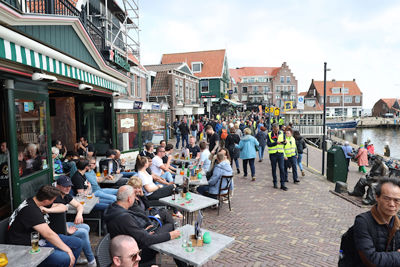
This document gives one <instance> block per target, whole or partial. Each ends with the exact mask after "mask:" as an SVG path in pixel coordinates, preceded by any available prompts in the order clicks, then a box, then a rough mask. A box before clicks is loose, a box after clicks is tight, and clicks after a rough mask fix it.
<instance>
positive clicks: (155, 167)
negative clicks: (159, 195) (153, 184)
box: [150, 146, 174, 182]
mask: <svg viewBox="0 0 400 267" xmlns="http://www.w3.org/2000/svg"><path fill="white" fill-rule="evenodd" d="M164 154H165V148H163V147H161V146H159V147H157V149H156V156H155V157H154V158H153V160H152V164H151V166H150V169H151V172H152V173H154V174H155V175H158V176H160V177H161V178H164V179H165V180H167V182H173V181H174V178H172V174H171V171H170V170H169V168H168V165H166V164H164V163H163V161H162V157H163V156H164Z"/></svg>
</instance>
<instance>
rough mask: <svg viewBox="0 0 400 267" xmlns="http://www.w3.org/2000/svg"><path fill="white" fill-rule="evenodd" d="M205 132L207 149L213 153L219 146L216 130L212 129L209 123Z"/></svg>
mask: <svg viewBox="0 0 400 267" xmlns="http://www.w3.org/2000/svg"><path fill="white" fill-rule="evenodd" d="M206 133H207V142H208V147H209V150H210V152H211V154H214V155H215V154H216V153H217V149H218V147H219V136H218V134H217V133H216V132H214V129H213V128H212V126H211V125H208V126H207V128H206Z"/></svg>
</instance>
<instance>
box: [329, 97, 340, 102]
mask: <svg viewBox="0 0 400 267" xmlns="http://www.w3.org/2000/svg"><path fill="white" fill-rule="evenodd" d="M329 103H340V97H339V96H330V97H329Z"/></svg>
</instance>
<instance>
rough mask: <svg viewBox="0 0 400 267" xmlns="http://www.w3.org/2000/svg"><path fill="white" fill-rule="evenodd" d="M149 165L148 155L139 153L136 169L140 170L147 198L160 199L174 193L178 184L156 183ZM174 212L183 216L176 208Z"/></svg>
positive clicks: (139, 173)
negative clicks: (144, 155)
mask: <svg viewBox="0 0 400 267" xmlns="http://www.w3.org/2000/svg"><path fill="white" fill-rule="evenodd" d="M148 167H149V160H148V159H147V158H146V157H142V156H140V155H138V156H137V158H136V169H137V170H138V174H137V176H138V177H139V178H140V180H141V181H142V184H143V191H144V195H145V196H146V197H147V199H148V200H159V199H160V198H163V197H167V196H170V195H172V194H173V193H174V190H175V188H176V185H175V184H170V185H161V184H159V185H156V184H155V183H154V181H153V177H152V176H151V175H150V174H149V173H148V172H147V170H146V169H147V168H148ZM174 213H175V215H176V216H179V217H181V216H182V214H181V213H180V212H179V211H176V210H174Z"/></svg>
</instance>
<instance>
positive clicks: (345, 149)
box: [342, 141, 353, 172]
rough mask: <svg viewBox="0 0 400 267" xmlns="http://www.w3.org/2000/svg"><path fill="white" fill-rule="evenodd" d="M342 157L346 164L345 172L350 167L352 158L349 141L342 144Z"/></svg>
mask: <svg viewBox="0 0 400 267" xmlns="http://www.w3.org/2000/svg"><path fill="white" fill-rule="evenodd" d="M342 149H343V152H344V156H345V158H346V162H347V172H348V171H349V167H350V159H351V158H352V157H353V148H352V147H351V146H350V144H349V141H346V142H344V146H342Z"/></svg>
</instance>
